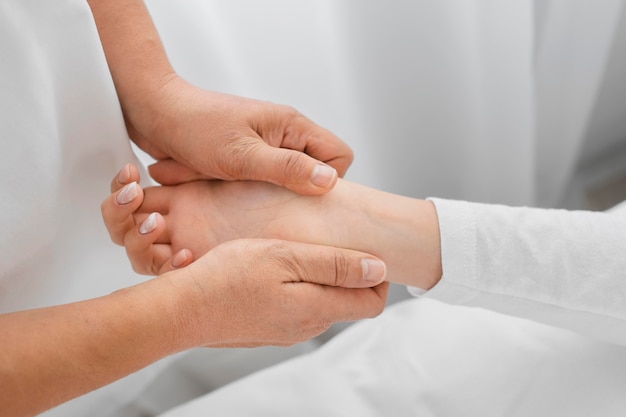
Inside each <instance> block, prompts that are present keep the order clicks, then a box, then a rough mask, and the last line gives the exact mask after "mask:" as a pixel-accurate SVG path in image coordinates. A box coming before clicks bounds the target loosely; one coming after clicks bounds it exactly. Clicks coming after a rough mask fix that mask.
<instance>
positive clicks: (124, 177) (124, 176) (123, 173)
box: [117, 164, 130, 184]
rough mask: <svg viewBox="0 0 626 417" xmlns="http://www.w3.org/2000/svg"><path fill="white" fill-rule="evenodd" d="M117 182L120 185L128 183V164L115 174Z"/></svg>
mask: <svg viewBox="0 0 626 417" xmlns="http://www.w3.org/2000/svg"><path fill="white" fill-rule="evenodd" d="M117 181H118V182H119V183H120V184H126V183H127V182H128V181H130V164H126V165H124V168H122V169H121V170H120V173H119V174H117Z"/></svg>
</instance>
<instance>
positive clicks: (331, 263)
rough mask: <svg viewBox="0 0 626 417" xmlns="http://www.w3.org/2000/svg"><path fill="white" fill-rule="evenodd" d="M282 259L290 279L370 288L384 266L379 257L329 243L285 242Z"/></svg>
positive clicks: (380, 278) (380, 277)
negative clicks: (289, 270) (324, 244)
mask: <svg viewBox="0 0 626 417" xmlns="http://www.w3.org/2000/svg"><path fill="white" fill-rule="evenodd" d="M285 244H287V245H288V246H287V248H288V251H287V252H284V255H285V256H283V259H282V260H283V261H284V262H285V263H286V264H287V265H289V264H291V266H292V268H293V270H294V271H296V273H295V274H293V276H292V280H293V281H305V282H311V283H315V284H320V285H328V286H333V287H345V288H368V287H374V286H376V285H378V284H380V283H381V282H383V281H384V280H385V276H386V273H387V268H386V266H385V263H384V262H383V261H381V260H380V259H378V258H376V257H374V256H372V255H368V254H365V253H362V252H358V251H354V250H350V249H341V248H335V247H331V246H320V245H311V244H306V243H297V242H289V243H287V242H285Z"/></svg>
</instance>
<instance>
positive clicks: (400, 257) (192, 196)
mask: <svg viewBox="0 0 626 417" xmlns="http://www.w3.org/2000/svg"><path fill="white" fill-rule="evenodd" d="M138 180H139V174H138V172H137V170H136V169H135V168H134V167H132V166H130V165H128V166H126V167H125V168H124V169H123V170H122V171H121V172H120V175H118V177H116V178H115V179H114V180H113V182H112V191H113V194H112V195H110V196H109V197H108V198H107V199H106V200H105V201H104V202H103V204H102V213H103V217H104V220H105V223H106V225H107V229H108V230H109V232H110V233H111V237H112V239H113V241H115V242H117V243H118V244H123V245H124V246H125V247H126V250H127V253H128V256H129V258H130V259H131V262H132V264H133V267H134V268H135V270H136V271H137V272H139V273H144V274H156V273H158V272H163V271H165V270H171V269H173V268H176V267H179V266H180V265H184V264H186V263H188V262H191V260H192V258H193V257H194V256H195V257H198V256H200V255H201V254H203V253H205V252H206V251H208V250H210V249H211V248H213V247H215V246H216V245H218V244H220V243H222V242H225V241H227V240H231V239H238V238H266V239H267V238H275V239H282V240H291V241H298V242H304V243H312V244H318V245H327V246H334V247H341V248H350V249H354V250H359V251H361V252H365V253H369V254H372V255H374V256H377V257H379V258H381V259H383V260H384V261H385V263H386V264H387V266H388V268H389V274H388V279H389V280H390V281H391V282H396V283H399V284H405V285H413V286H417V287H420V288H423V289H428V288H432V286H433V285H435V283H436V282H438V281H439V279H440V278H441V275H442V272H441V247H440V242H439V223H438V220H437V214H436V211H435V208H434V205H433V204H432V203H431V202H429V201H425V200H417V199H412V198H408V197H403V196H398V195H394V194H390V193H385V192H382V191H378V190H374V189H371V188H368V187H363V186H360V185H358V184H354V183H350V182H348V181H343V180H339V181H338V183H337V185H336V187H335V188H334V189H333V190H332V192H329V193H326V194H324V195H321V196H301V195H297V194H294V193H292V192H290V191H289V190H286V189H284V188H281V187H277V186H275V185H272V184H267V183H262V182H256V181H236V182H224V181H195V182H192V183H186V184H181V185H178V186H174V187H151V188H147V189H146V190H144V191H145V195H144V193H143V192H141V190H140V189H139V187H138V186H133V187H132V188H133V189H135V188H136V189H135V197H134V199H133V200H132V201H130V202H129V203H127V204H120V202H119V200H120V195H122V194H126V192H125V191H121V190H120V188H121V187H122V186H123V184H127V183H128V182H131V181H138ZM124 187H128V185H126V186H124ZM122 190H127V188H122ZM158 213H163V216H162V215H161V214H158Z"/></svg>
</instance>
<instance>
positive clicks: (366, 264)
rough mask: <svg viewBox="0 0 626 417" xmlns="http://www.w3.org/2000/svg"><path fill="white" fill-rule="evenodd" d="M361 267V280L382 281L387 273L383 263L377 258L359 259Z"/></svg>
mask: <svg viewBox="0 0 626 417" xmlns="http://www.w3.org/2000/svg"><path fill="white" fill-rule="evenodd" d="M361 269H362V270H363V281H365V282H376V283H379V282H382V281H383V280H384V279H385V275H386V273H387V267H386V266H385V263H384V262H383V261H379V260H378V259H369V258H364V259H361Z"/></svg>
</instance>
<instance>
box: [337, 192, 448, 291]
mask: <svg viewBox="0 0 626 417" xmlns="http://www.w3.org/2000/svg"><path fill="white" fill-rule="evenodd" d="M337 187H338V190H337V192H336V193H335V190H333V191H332V192H330V193H329V194H330V195H333V194H334V193H335V195H336V196H337V198H341V200H342V201H340V202H338V204H335V206H339V207H342V206H343V207H345V208H347V210H346V212H345V213H339V214H338V216H337V217H336V219H337V220H336V222H335V223H336V224H338V225H339V226H340V227H339V228H338V229H336V230H340V231H341V230H343V232H342V233H341V237H340V238H338V239H337V240H338V242H336V244H337V245H338V246H344V247H350V248H353V249H357V250H361V251H363V252H367V253H371V254H372V255H375V256H378V257H379V258H381V259H382V260H383V261H385V263H386V264H387V267H388V274H387V277H388V280H389V281H392V282H395V283H398V284H404V285H411V286H416V287H419V288H423V289H430V288H432V287H433V286H434V285H435V284H436V283H437V282H438V281H439V279H440V278H441V275H442V272H441V270H442V268H441V247H440V245H441V244H440V237H439V223H438V220H437V213H436V210H435V206H434V204H433V203H432V202H430V201H427V200H420V199H413V198H409V197H404V196H400V195H395V194H390V193H386V192H383V191H379V190H375V189H372V188H368V187H364V186H361V185H357V184H353V183H349V182H346V181H342V182H340V183H338V184H337Z"/></svg>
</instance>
